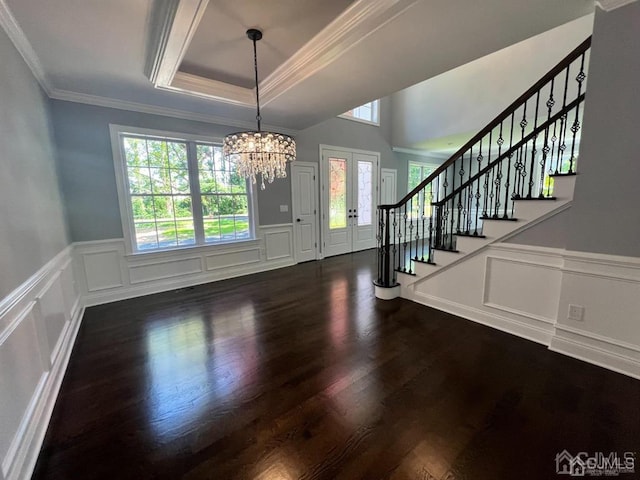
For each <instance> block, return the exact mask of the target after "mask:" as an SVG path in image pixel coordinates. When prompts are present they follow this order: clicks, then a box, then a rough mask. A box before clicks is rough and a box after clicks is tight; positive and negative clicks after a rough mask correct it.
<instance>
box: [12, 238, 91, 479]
mask: <svg viewBox="0 0 640 480" xmlns="http://www.w3.org/2000/svg"><path fill="white" fill-rule="evenodd" d="M71 255H72V247H71V246H69V247H68V248H66V249H65V250H64V251H62V252H60V254H58V255H57V256H56V257H55V258H54V259H52V260H51V261H50V262H48V263H47V264H46V265H45V266H43V267H42V268H41V269H40V270H39V271H38V272H36V273H35V274H34V275H33V276H32V277H31V278H29V279H28V280H27V281H26V282H25V283H24V284H23V285H21V286H20V287H18V288H17V289H16V290H14V291H13V292H12V293H11V294H10V295H8V296H7V297H6V298H4V299H3V300H2V302H0V305H1V306H2V308H0V405H2V408H1V409H0V478H4V479H6V480H17V479H27V478H29V477H30V476H31V472H32V471H33V467H34V465H35V461H36V459H37V456H38V453H39V450H40V445H41V444H42V440H43V438H44V434H45V432H46V429H47V425H48V423H49V419H50V417H51V413H52V411H53V405H54V403H55V399H56V397H57V394H58V390H59V388H60V383H61V382H62V377H63V374H64V371H65V369H66V365H67V362H68V360H69V355H70V354H71V349H72V347H73V342H74V339H75V335H76V333H77V331H78V327H79V325H80V319H81V317H82V313H83V309H82V307H81V306H80V305H81V302H80V297H79V295H78V294H77V293H76V292H77V290H76V288H75V285H74V277H73V269H72V263H71V261H72V256H71Z"/></svg>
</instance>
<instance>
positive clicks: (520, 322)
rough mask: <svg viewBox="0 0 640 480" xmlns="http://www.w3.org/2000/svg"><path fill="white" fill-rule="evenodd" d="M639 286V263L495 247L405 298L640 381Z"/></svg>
mask: <svg viewBox="0 0 640 480" xmlns="http://www.w3.org/2000/svg"><path fill="white" fill-rule="evenodd" d="M639 285H640V259H639V258H632V257H621V256H613V255H602V254H598V253H587V252H574V251H566V250H562V249H554V248H544V247H535V246H527V245H516V244H500V243H498V244H492V245H489V246H488V247H487V248H486V249H485V250H484V251H482V252H480V254H478V255H475V256H471V257H469V258H468V259H465V260H463V261H462V262H460V263H458V264H456V265H453V266H452V267H451V268H450V269H448V270H446V271H443V272H442V273H438V275H435V276H433V277H431V278H427V279H426V280H425V281H423V282H421V283H416V284H413V285H411V286H409V287H405V286H403V287H402V296H403V297H405V298H409V299H411V300H414V301H416V302H418V303H422V304H425V305H429V306H432V307H435V308H439V309H441V310H444V311H447V312H450V313H453V314H456V315H459V316H461V317H464V318H467V319H469V320H473V321H476V322H479V323H482V324H485V325H490V326H492V327H494V328H497V329H499V330H503V331H507V332H510V333H513V334H514V335H519V336H521V337H524V338H527V339H529V340H534V341H537V342H540V343H543V344H545V345H547V346H549V348H550V349H551V350H553V351H556V352H560V353H564V354H566V355H570V356H573V357H576V358H579V359H582V360H585V361H587V362H590V363H593V364H595V365H599V366H602V367H605V368H609V369H611V370H614V371H617V372H620V373H624V374H627V375H630V376H633V377H636V378H640V326H639V325H638V318H639V317H638V312H640V295H638V292H639V289H638V287H639ZM476 292H480V294H478V293H476ZM570 305H573V306H577V307H579V308H582V309H583V318H582V319H574V318H570V317H569V313H568V311H569V306H570Z"/></svg>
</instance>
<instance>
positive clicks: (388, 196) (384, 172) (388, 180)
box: [380, 168, 398, 205]
mask: <svg viewBox="0 0 640 480" xmlns="http://www.w3.org/2000/svg"><path fill="white" fill-rule="evenodd" d="M397 183H398V181H397V172H396V170H395V169H394V168H382V169H381V170H380V205H393V204H394V203H396V202H397V201H398V199H397V196H396V185H397Z"/></svg>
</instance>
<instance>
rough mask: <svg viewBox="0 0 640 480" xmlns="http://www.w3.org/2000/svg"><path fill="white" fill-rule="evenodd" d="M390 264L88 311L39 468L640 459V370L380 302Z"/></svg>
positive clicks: (393, 471) (401, 467) (70, 475)
mask: <svg viewBox="0 0 640 480" xmlns="http://www.w3.org/2000/svg"><path fill="white" fill-rule="evenodd" d="M373 265H375V259H374V253H373V252H372V251H367V252H361V253H358V254H354V255H345V256H341V257H335V258H330V259H327V260H324V261H321V262H311V263H306V264H301V265H297V266H295V267H291V268H286V269H281V270H276V271H272V272H266V273H261V274H257V275H252V276H247V277H242V278H237V279H232V280H226V281H222V282H217V283H212V284H208V285H202V286H198V287H194V288H189V289H183V290H179V291H175V292H169V293H162V294H158V295H152V296H148V297H144V298H138V299H133V300H127V301H122V302H118V303H112V304H109V305H104V306H99V307H93V308H89V309H87V311H86V313H85V316H84V320H83V324H82V327H81V330H80V333H79V336H78V339H77V341H76V345H75V348H74V350H73V354H72V357H71V361H70V364H69V367H68V370H67V373H66V376H65V379H64V382H63V385H62V389H61V392H60V396H59V398H58V401H57V403H56V406H55V410H54V414H53V418H52V421H51V425H50V427H49V430H48V432H47V436H46V439H45V443H44V446H43V448H42V451H41V453H40V457H39V460H38V463H37V465H36V471H35V474H34V478H35V479H64V480H71V479H118V480H121V479H155V478H158V479H180V478H184V479H219V480H226V479H236V478H237V479H260V480H280V479H421V480H425V479H448V480H450V479H473V480H479V479H480V480H483V479H491V480H500V479H509V480H511V479H514V480H523V479H535V480H546V479H554V478H558V479H560V478H569V477H568V476H567V475H561V476H557V475H556V472H555V456H556V453H559V452H561V451H562V450H564V449H566V450H568V451H569V452H571V453H574V454H575V453H578V452H581V451H585V452H596V451H599V452H605V453H606V454H608V453H609V452H618V453H619V454H620V455H622V453H623V452H626V451H631V452H636V454H637V455H638V457H640V381H637V380H633V379H631V378H628V377H625V376H623V375H619V374H616V373H613V372H610V371H607V370H604V369H601V368H599V367H595V366H592V365H589V364H587V363H583V362H580V361H578V360H574V359H572V358H568V357H565V356H562V355H559V354H555V353H552V352H550V351H548V350H547V349H546V348H545V347H544V346H541V345H537V344H535V343H532V342H529V341H526V340H522V339H520V338H517V337H514V336H511V335H508V334H505V333H502V332H499V331H496V330H493V329H491V328H487V327H484V326H481V325H479V324H475V323H473V322H470V321H467V320H463V319H460V318H457V317H455V316H452V315H448V314H445V313H442V312H438V311H436V310H433V309H430V308H427V307H423V306H420V305H417V304H414V303H412V302H409V301H405V300H401V299H398V300H393V301H389V302H382V301H376V299H375V298H374V296H373V287H372V284H371V280H372V278H373V276H372V271H371V269H372V266H373ZM639 467H640V465H637V466H636V471H640V468H639ZM620 478H621V480H626V479H631V478H639V477H638V474H636V475H635V476H634V475H633V474H622V475H620Z"/></svg>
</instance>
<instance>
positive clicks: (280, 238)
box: [261, 225, 293, 260]
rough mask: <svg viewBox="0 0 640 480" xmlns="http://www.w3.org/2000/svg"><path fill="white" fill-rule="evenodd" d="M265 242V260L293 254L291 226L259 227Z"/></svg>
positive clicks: (287, 256) (288, 256) (289, 256)
mask: <svg viewBox="0 0 640 480" xmlns="http://www.w3.org/2000/svg"><path fill="white" fill-rule="evenodd" d="M261 230H262V235H263V238H264V243H265V245H264V246H265V257H266V259H267V260H279V259H283V258H291V257H292V255H293V228H292V226H289V225H286V226H275V227H271V228H263V227H261Z"/></svg>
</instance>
